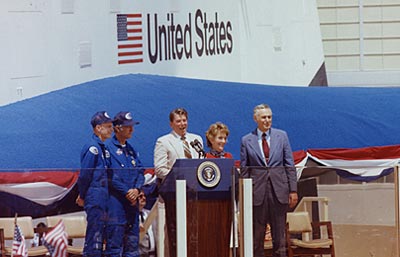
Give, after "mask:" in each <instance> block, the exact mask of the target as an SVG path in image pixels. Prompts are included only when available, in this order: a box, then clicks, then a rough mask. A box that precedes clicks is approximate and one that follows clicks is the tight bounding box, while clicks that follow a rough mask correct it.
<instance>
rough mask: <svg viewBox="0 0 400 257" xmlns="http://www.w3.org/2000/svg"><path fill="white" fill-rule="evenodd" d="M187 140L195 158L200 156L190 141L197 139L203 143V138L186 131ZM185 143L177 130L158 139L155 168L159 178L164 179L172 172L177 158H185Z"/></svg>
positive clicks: (155, 150)
mask: <svg viewBox="0 0 400 257" xmlns="http://www.w3.org/2000/svg"><path fill="white" fill-rule="evenodd" d="M185 136H186V141H187V142H188V144H189V148H190V152H191V154H192V157H193V158H198V153H197V152H196V150H195V149H194V148H193V147H192V146H191V145H190V142H192V141H193V140H195V139H197V140H199V141H200V143H201V144H202V145H203V139H202V138H201V137H200V136H199V135H196V134H192V133H186V135H185ZM185 158H186V157H185V153H184V150H183V144H182V140H181V138H180V136H179V135H178V134H176V133H175V132H173V131H171V133H169V134H167V135H164V136H162V137H160V138H158V139H157V142H156V146H155V148H154V168H155V173H156V175H157V177H158V178H161V179H164V178H165V177H166V176H167V175H168V173H169V172H170V170H171V168H172V166H173V165H174V163H175V161H176V160H177V159H185Z"/></svg>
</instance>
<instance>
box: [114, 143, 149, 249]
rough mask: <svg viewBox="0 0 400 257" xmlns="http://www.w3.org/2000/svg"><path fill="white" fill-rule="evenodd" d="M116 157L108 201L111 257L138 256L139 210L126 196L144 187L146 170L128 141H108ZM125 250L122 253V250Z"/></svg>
mask: <svg viewBox="0 0 400 257" xmlns="http://www.w3.org/2000/svg"><path fill="white" fill-rule="evenodd" d="M107 146H108V148H109V149H110V154H111V160H112V169H113V177H112V186H111V188H110V198H109V202H108V206H109V209H108V217H109V220H108V223H107V243H106V255H107V256H120V255H121V254H122V256H124V257H138V256H140V254H139V211H138V207H137V205H134V206H132V205H131V203H130V202H129V201H128V200H127V199H126V198H125V195H126V194H127V192H128V190H129V189H131V188H137V189H138V190H140V188H141V187H142V185H143V183H144V175H143V172H144V169H143V168H142V164H141V162H140V160H139V158H138V157H139V156H138V153H137V152H136V151H135V150H134V149H133V147H132V146H131V145H130V144H129V143H128V142H126V145H125V146H122V145H121V144H120V143H119V142H118V140H117V138H116V137H115V136H113V138H112V139H111V140H110V141H109V142H108V143H107ZM121 250H122V253H121Z"/></svg>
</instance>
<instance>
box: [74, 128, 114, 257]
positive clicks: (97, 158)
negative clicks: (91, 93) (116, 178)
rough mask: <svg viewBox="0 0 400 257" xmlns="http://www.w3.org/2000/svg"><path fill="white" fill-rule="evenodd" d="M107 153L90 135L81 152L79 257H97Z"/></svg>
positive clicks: (101, 237) (104, 208) (104, 210)
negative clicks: (82, 232)
mask: <svg viewBox="0 0 400 257" xmlns="http://www.w3.org/2000/svg"><path fill="white" fill-rule="evenodd" d="M110 166H111V158H110V153H109V151H108V150H107V147H106V146H105V144H104V143H103V142H102V141H101V140H100V138H99V137H98V136H96V135H95V134H93V136H92V140H91V141H90V142H89V143H87V144H86V145H85V146H84V147H83V148H82V151H81V171H80V173H79V179H78V187H79V195H80V198H81V199H83V200H84V201H85V205H84V209H85V212H86V215H87V227H86V237H85V245H84V248H83V256H90V257H101V255H102V251H103V240H104V238H105V235H104V233H105V224H106V219H107V200H108V198H109V196H108V179H109V176H111V174H109V172H110V171H109V169H108V168H109V167H110Z"/></svg>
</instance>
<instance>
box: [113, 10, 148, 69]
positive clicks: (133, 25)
mask: <svg viewBox="0 0 400 257" xmlns="http://www.w3.org/2000/svg"><path fill="white" fill-rule="evenodd" d="M142 25H143V23H142V14H141V13H134V14H117V38H118V64H129V63H141V62H143V28H142Z"/></svg>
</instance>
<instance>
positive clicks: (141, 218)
mask: <svg viewBox="0 0 400 257" xmlns="http://www.w3.org/2000/svg"><path fill="white" fill-rule="evenodd" d="M140 222H141V223H142V224H144V215H143V212H142V211H141V212H140Z"/></svg>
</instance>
